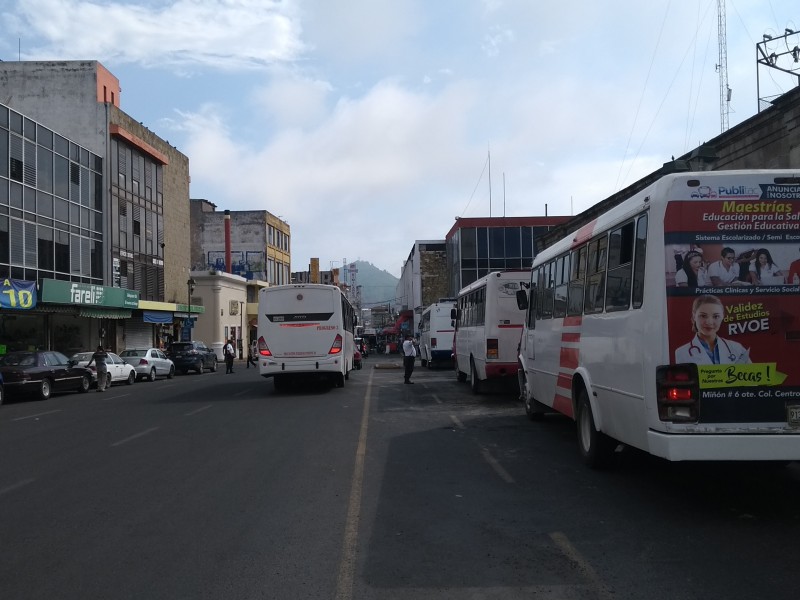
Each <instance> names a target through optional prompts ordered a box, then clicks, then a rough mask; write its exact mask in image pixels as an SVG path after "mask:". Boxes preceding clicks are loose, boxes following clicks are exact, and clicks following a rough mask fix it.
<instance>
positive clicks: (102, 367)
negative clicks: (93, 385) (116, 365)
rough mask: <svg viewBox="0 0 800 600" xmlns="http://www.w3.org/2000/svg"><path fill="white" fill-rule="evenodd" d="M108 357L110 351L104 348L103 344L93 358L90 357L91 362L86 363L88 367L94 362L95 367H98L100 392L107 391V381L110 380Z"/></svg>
mask: <svg viewBox="0 0 800 600" xmlns="http://www.w3.org/2000/svg"><path fill="white" fill-rule="evenodd" d="M107 359H108V353H107V352H106V351H105V350H103V347H102V346H98V347H97V350H96V351H95V353H94V354H92V358H90V359H89V362H88V363H86V366H87V367H88V366H89V365H90V364H92V363H94V365H95V368H96V369H97V391H98V392H105V391H106V381H108V367H107V366H106V360H107Z"/></svg>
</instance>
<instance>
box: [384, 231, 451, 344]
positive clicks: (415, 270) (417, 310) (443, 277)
mask: <svg viewBox="0 0 800 600" xmlns="http://www.w3.org/2000/svg"><path fill="white" fill-rule="evenodd" d="M447 285H448V277H447V247H446V245H445V241H444V240H416V241H415V242H414V245H413V246H412V247H411V251H410V252H409V254H408V258H407V259H406V261H405V262H404V263H403V269H402V271H401V273H400V281H398V282H397V287H396V289H395V310H396V312H397V313H398V314H399V318H398V321H397V323H396V324H395V327H396V328H397V329H398V333H400V334H403V333H406V332H410V333H412V334H413V333H415V332H416V327H417V323H418V319H419V315H421V314H422V311H423V310H424V309H425V307H426V306H428V305H430V304H433V303H434V302H437V301H438V300H439V298H444V297H447V296H448V290H447Z"/></svg>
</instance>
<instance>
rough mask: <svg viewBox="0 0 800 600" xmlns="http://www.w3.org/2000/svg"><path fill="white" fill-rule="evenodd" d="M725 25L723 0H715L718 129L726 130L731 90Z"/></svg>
mask: <svg viewBox="0 0 800 600" xmlns="http://www.w3.org/2000/svg"><path fill="white" fill-rule="evenodd" d="M727 37H728V34H727V27H726V26H725V0H717V40H718V42H719V64H717V71H718V72H719V121H720V130H721V131H722V132H723V133H724V132H726V131H728V113H729V112H730V102H731V93H732V90H731V88H730V87H729V86H728V42H727Z"/></svg>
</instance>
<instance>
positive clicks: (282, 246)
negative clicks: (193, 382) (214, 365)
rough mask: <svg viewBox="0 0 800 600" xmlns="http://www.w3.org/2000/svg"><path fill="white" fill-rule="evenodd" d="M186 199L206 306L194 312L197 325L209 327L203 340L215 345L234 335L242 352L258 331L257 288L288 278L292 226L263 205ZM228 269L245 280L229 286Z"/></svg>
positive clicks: (194, 272) (194, 264)
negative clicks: (222, 205)
mask: <svg viewBox="0 0 800 600" xmlns="http://www.w3.org/2000/svg"><path fill="white" fill-rule="evenodd" d="M190 204H191V212H190V227H191V231H192V236H191V261H192V269H193V270H192V277H194V279H195V280H196V281H197V282H198V286H199V289H200V290H202V291H203V294H202V296H201V297H202V299H203V304H204V306H205V307H206V308H207V309H208V310H207V312H206V313H205V314H204V315H203V316H201V317H198V331H200V330H203V331H204V332H206V331H208V332H213V336H214V337H209V338H208V339H207V340H206V343H207V344H209V345H210V346H211V347H213V348H215V349H217V346H216V344H219V348H221V347H222V341H223V340H225V339H229V338H233V339H234V340H236V344H237V346H239V347H240V350H241V352H240V355H241V356H242V357H244V356H245V355H246V354H247V348H248V347H249V342H250V340H252V339H254V338H256V336H257V331H258V291H259V289H261V288H262V287H266V286H269V285H283V284H286V283H289V282H290V267H291V228H290V227H289V224H288V223H286V222H285V221H283V220H282V219H280V218H278V217H276V216H275V215H273V214H272V213H270V212H269V211H266V210H225V211H221V212H220V211H217V207H216V205H215V204H214V203H213V202H210V201H208V200H205V199H194V198H193V199H192V200H191V203H190ZM226 222H227V225H226ZM228 255H229V257H228ZM229 263H230V264H229ZM227 274H231V275H233V276H237V277H238V278H239V279H241V281H243V282H245V283H244V285H233V286H232V285H231V284H230V281H228V278H226V277H224V276H225V275H227ZM201 281H202V282H203V283H202V284H200V283H199V282H201ZM231 281H232V280H231ZM224 290H227V291H228V292H226V294H227V295H226V294H223V295H225V298H224V299H223V300H224V301H221V300H220V294H222V292H223V291H224ZM209 291H210V292H212V294H211V295H210V296H207V295H206V292H209ZM226 302H227V304H226ZM237 303H238V304H237ZM212 305H213V307H212ZM232 311H240V312H232ZM209 335H210V333H209ZM220 336H222V337H220Z"/></svg>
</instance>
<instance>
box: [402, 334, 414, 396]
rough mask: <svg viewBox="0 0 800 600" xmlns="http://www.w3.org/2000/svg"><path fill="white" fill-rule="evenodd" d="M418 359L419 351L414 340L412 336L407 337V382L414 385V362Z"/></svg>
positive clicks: (404, 356)
mask: <svg viewBox="0 0 800 600" xmlns="http://www.w3.org/2000/svg"><path fill="white" fill-rule="evenodd" d="M416 359H417V349H416V348H415V347H414V339H413V338H412V337H411V334H407V335H406V340H405V341H404V342H403V366H404V367H405V382H404V383H410V384H413V383H414V382H413V381H411V373H413V372H414V361H415V360H416Z"/></svg>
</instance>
